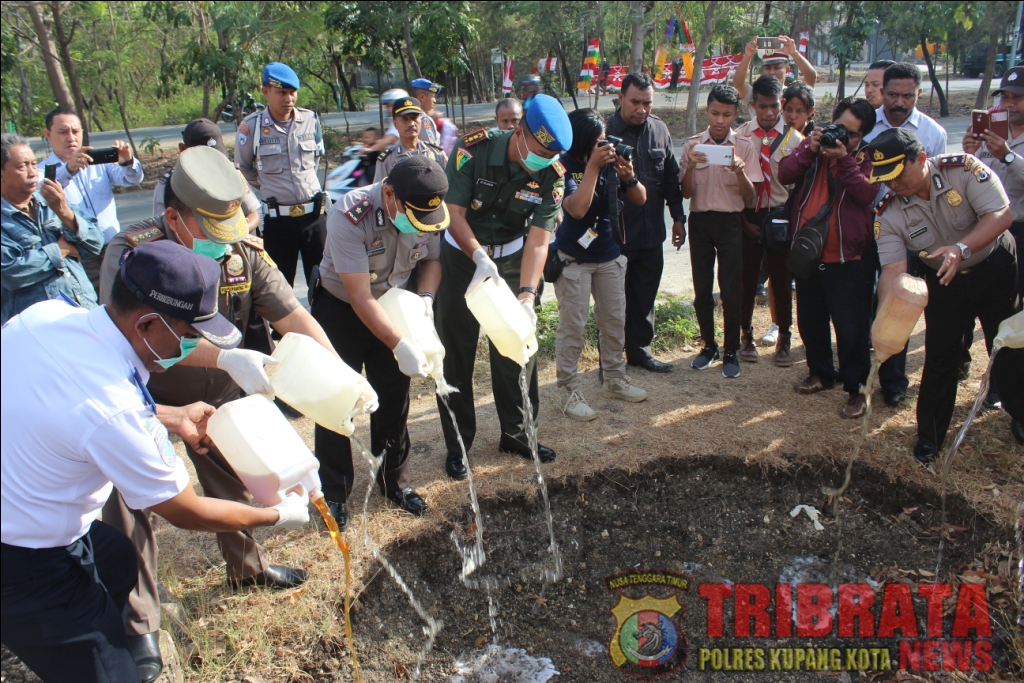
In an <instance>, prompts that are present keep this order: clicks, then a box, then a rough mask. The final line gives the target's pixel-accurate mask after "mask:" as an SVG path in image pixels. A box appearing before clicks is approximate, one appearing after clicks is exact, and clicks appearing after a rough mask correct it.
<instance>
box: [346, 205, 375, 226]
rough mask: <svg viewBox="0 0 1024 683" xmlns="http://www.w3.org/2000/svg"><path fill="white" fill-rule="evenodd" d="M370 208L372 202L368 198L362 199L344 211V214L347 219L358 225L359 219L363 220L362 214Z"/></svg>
mask: <svg viewBox="0 0 1024 683" xmlns="http://www.w3.org/2000/svg"><path fill="white" fill-rule="evenodd" d="M372 208H373V202H371V201H370V200H369V199H363V201H361V202H359V203H358V204H356V205H355V206H353V207H352V208H351V209H349V210H348V211H346V212H345V215H346V216H348V219H349V220H350V221H352V223H353V224H354V225H359V221H361V220H363V216H365V215H366V212H367V211H369V210H370V209H372Z"/></svg>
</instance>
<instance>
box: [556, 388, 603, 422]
mask: <svg viewBox="0 0 1024 683" xmlns="http://www.w3.org/2000/svg"><path fill="white" fill-rule="evenodd" d="M558 407H559V408H561V409H562V415H565V416H566V417H567V418H569V419H570V420H576V421H577V422H590V421H591V420H593V419H594V418H596V417H597V413H595V412H594V410H593V408H591V407H590V406H589V405H587V399H585V398H583V394H581V393H580V392H578V391H576V390H575V389H573V388H572V387H559V388H558Z"/></svg>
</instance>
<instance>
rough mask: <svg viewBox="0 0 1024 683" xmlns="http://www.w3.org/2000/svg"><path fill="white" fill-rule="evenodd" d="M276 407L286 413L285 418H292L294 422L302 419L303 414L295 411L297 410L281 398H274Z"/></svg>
mask: <svg viewBox="0 0 1024 683" xmlns="http://www.w3.org/2000/svg"><path fill="white" fill-rule="evenodd" d="M274 405H276V406H277V407H278V408H280V409H281V412H282V413H284V415H285V417H288V418H291V419H293V420H294V419H295V418H299V417H302V413H300V412H299V411H297V410H295V408H292V407H291V406H290V405H288V404H287V403H285V402H284V401H282V400H281V399H279V398H274Z"/></svg>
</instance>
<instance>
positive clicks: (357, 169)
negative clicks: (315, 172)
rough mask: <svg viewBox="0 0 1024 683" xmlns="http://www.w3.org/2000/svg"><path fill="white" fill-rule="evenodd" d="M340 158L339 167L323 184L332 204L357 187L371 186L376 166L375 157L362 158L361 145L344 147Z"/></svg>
mask: <svg viewBox="0 0 1024 683" xmlns="http://www.w3.org/2000/svg"><path fill="white" fill-rule="evenodd" d="M341 158H342V159H343V161H342V163H341V165H340V166H338V167H337V168H335V169H334V170H333V171H331V172H330V174H329V175H328V176H327V182H326V183H324V186H325V188H326V189H327V194H328V195H330V197H331V201H332V202H336V201H338V200H340V199H341V197H342V195H344V194H347V193H348V192H351V191H352V190H354V189H356V188H357V187H364V186H366V185H370V184H372V183H373V172H374V169H375V167H376V165H377V155H376V154H375V153H371V154H369V155H366V156H364V155H363V146H362V145H351V146H349V147H346V148H345V151H343V152H342V153H341Z"/></svg>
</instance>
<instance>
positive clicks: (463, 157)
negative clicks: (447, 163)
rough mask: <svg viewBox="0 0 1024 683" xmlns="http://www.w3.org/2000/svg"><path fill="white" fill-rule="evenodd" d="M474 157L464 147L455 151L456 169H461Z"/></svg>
mask: <svg viewBox="0 0 1024 683" xmlns="http://www.w3.org/2000/svg"><path fill="white" fill-rule="evenodd" d="M472 158H473V155H472V154H470V153H469V152H467V151H466V150H464V149H460V150H458V151H457V152H455V170H456V171H461V170H462V167H463V166H465V165H466V162H467V161H469V160H470V159H472Z"/></svg>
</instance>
